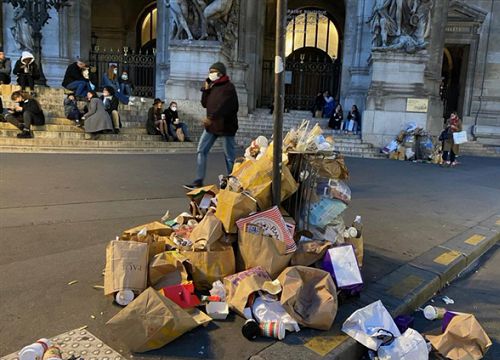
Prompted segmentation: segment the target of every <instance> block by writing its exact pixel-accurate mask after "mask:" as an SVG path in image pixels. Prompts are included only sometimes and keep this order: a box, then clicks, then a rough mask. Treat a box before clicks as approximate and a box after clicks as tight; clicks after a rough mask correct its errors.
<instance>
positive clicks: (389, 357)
mask: <svg viewBox="0 0 500 360" xmlns="http://www.w3.org/2000/svg"><path fill="white" fill-rule="evenodd" d="M378 358H379V360H428V359H429V350H428V349H427V344H426V343H425V339H424V338H423V336H422V335H420V333H418V331H415V330H413V329H408V330H406V331H405V333H404V334H403V335H401V336H400V337H397V338H396V339H394V341H393V342H392V343H390V344H388V345H382V346H380V347H379V349H378Z"/></svg>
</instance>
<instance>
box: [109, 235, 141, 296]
mask: <svg viewBox="0 0 500 360" xmlns="http://www.w3.org/2000/svg"><path fill="white" fill-rule="evenodd" d="M147 277H148V245H147V244H144V243H139V242H134V241H122V240H113V241H111V242H110V243H109V244H108V246H107V247H106V268H105V271H104V295H111V294H113V293H115V292H117V291H120V290H124V289H129V290H132V291H135V292H141V291H143V290H144V289H145V288H146V286H147Z"/></svg>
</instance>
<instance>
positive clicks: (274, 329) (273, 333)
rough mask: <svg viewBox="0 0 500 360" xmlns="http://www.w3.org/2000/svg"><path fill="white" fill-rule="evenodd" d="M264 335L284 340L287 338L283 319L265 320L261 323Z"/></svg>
mask: <svg viewBox="0 0 500 360" xmlns="http://www.w3.org/2000/svg"><path fill="white" fill-rule="evenodd" d="M260 329H261V331H262V335H264V336H267V337H271V338H275V339H278V340H283V339H284V338H285V326H284V325H283V323H282V322H281V321H265V322H263V323H261V324H260Z"/></svg>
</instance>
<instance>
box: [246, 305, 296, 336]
mask: <svg viewBox="0 0 500 360" xmlns="http://www.w3.org/2000/svg"><path fill="white" fill-rule="evenodd" d="M252 310H253V316H254V317H255V319H256V320H257V321H258V322H259V323H263V322H266V321H281V322H282V323H283V325H285V329H286V330H288V331H300V327H299V324H298V323H297V321H295V320H294V319H292V317H291V316H290V315H289V314H288V313H287V312H286V310H285V309H284V308H283V305H281V303H280V302H279V301H277V300H274V299H268V298H266V297H265V296H260V297H258V298H257V299H256V300H255V302H254V303H253V306H252Z"/></svg>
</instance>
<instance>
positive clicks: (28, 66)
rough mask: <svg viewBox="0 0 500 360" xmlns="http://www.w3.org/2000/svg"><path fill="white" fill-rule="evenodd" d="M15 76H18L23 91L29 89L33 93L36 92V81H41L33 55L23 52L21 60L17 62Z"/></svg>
mask: <svg viewBox="0 0 500 360" xmlns="http://www.w3.org/2000/svg"><path fill="white" fill-rule="evenodd" d="M13 74H14V75H17V83H18V84H19V86H21V89H22V90H26V89H28V88H29V91H31V92H32V93H33V92H34V91H35V80H38V79H40V70H39V69H38V65H37V64H36V62H35V57H34V56H33V54H32V53H30V52H28V51H23V52H22V54H21V58H20V59H19V60H17V61H16V65H15V66H14V71H13Z"/></svg>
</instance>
